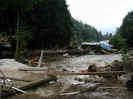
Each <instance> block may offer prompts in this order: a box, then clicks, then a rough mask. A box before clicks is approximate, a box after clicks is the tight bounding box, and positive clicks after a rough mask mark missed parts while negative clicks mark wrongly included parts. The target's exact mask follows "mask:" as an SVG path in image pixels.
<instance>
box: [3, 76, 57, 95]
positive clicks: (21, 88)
mask: <svg viewBox="0 0 133 99" xmlns="http://www.w3.org/2000/svg"><path fill="white" fill-rule="evenodd" d="M53 80H57V78H56V77H48V78H43V79H40V80H35V81H34V82H28V84H26V85H24V86H21V87H19V88H18V89H20V90H26V89H28V88H31V87H33V86H36V85H39V84H42V83H48V82H50V81H53ZM15 88H16V87H15ZM10 94H13V91H6V90H3V94H2V97H4V96H7V95H10Z"/></svg>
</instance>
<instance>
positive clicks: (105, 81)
mask: <svg viewBox="0 0 133 99" xmlns="http://www.w3.org/2000/svg"><path fill="white" fill-rule="evenodd" d="M114 60H118V61H121V54H105V55H83V56H67V57H62V56H52V57H50V56H45V57H43V61H42V62H44V64H43V65H41V67H47V68H48V71H47V72H51V73H53V72H61V73H62V72H75V73H79V72H82V71H85V70H87V68H88V66H89V65H91V64H94V63H95V65H96V67H97V69H98V71H103V72H105V71H106V72H107V71H108V70H109V69H108V68H106V69H105V67H106V66H108V65H110V64H111V63H112V62H114ZM29 65H30V64H29ZM57 78H58V79H57V81H56V82H55V81H51V82H49V83H47V84H42V85H40V86H38V87H34V88H32V89H28V90H26V91H28V93H29V94H30V95H24V94H20V97H21V98H22V99H45V98H46V99H74V98H75V99H132V97H133V94H132V91H130V90H128V89H127V88H126V81H127V80H130V73H126V74H124V75H121V76H120V77H117V76H111V77H108V78H105V77H102V76H98V75H94V76H92V75H86V76H84V75H77V76H73V75H71V76H70V75H69V76H67V75H66V76H62V75H59V76H57ZM6 99H17V97H16V96H10V97H6Z"/></svg>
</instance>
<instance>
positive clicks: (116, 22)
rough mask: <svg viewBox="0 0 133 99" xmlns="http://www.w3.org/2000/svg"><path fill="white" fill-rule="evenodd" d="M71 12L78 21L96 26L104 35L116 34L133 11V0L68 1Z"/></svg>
mask: <svg viewBox="0 0 133 99" xmlns="http://www.w3.org/2000/svg"><path fill="white" fill-rule="evenodd" d="M66 2H67V4H68V5H69V8H68V9H69V11H70V13H71V15H72V17H74V18H75V19H77V20H82V22H83V23H87V24H89V25H92V26H94V27H95V28H96V29H97V30H98V31H99V30H101V31H102V33H103V34H105V33H107V32H109V33H113V34H114V32H115V30H116V28H117V27H119V26H120V25H121V24H122V20H123V18H124V17H125V16H126V15H127V13H128V12H129V11H133V0H66Z"/></svg>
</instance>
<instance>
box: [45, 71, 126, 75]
mask: <svg viewBox="0 0 133 99" xmlns="http://www.w3.org/2000/svg"><path fill="white" fill-rule="evenodd" d="M46 74H47V75H51V76H57V75H111V74H112V75H118V74H125V71H111V72H89V73H46Z"/></svg>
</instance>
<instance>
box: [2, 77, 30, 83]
mask: <svg viewBox="0 0 133 99" xmlns="http://www.w3.org/2000/svg"><path fill="white" fill-rule="evenodd" d="M6 78H7V79H11V80H17V81H25V82H31V81H30V80H25V79H18V78H13V77H6ZM0 79H4V77H3V76H0Z"/></svg>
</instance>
